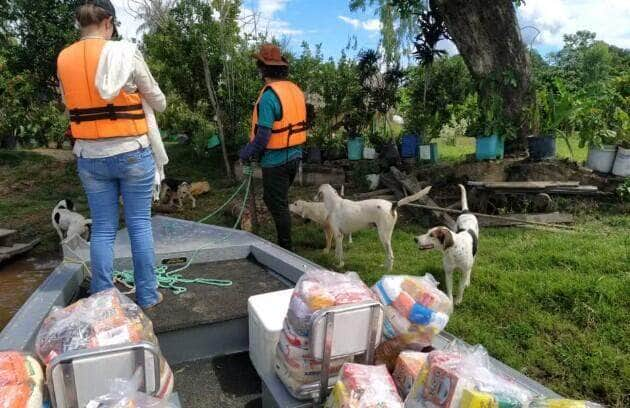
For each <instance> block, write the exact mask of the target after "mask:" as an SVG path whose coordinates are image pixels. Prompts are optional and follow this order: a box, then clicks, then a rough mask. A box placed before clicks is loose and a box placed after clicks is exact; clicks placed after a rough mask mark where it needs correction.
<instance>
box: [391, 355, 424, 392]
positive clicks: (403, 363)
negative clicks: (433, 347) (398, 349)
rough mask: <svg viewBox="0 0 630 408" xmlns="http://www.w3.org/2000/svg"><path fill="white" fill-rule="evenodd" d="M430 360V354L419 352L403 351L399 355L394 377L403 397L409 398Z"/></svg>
mask: <svg viewBox="0 0 630 408" xmlns="http://www.w3.org/2000/svg"><path fill="white" fill-rule="evenodd" d="M428 359H429V353H422V352H418V351H403V352H402V353H400V354H399V355H398V360H396V368H395V369H394V372H393V373H392V377H393V378H394V383H396V387H398V392H399V393H400V396H401V397H403V398H405V397H407V394H409V391H411V387H412V386H413V384H414V383H415V382H416V380H417V379H418V375H419V374H420V372H421V370H422V369H423V368H424V367H425V366H427V365H428ZM421 381H423V380H421Z"/></svg>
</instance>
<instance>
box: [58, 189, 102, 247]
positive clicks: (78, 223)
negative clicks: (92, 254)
mask: <svg viewBox="0 0 630 408" xmlns="http://www.w3.org/2000/svg"><path fill="white" fill-rule="evenodd" d="M51 218H52V225H53V228H55V230H56V231H57V234H59V239H61V240H62V241H64V240H67V239H69V238H72V237H73V236H75V235H79V236H81V237H82V238H83V239H85V240H86V241H89V240H90V233H91V229H92V220H91V219H89V218H88V219H86V218H85V217H84V216H82V215H81V214H79V213H77V212H74V203H73V202H72V200H70V199H66V200H61V201H59V202H58V203H57V205H56V206H55V208H53V211H52V216H51ZM64 232H65V238H64Z"/></svg>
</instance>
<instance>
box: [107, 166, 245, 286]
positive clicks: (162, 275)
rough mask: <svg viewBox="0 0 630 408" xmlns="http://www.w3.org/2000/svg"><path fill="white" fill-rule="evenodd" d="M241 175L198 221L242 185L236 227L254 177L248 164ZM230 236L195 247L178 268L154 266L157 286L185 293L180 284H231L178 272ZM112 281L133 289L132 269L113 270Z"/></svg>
mask: <svg viewBox="0 0 630 408" xmlns="http://www.w3.org/2000/svg"><path fill="white" fill-rule="evenodd" d="M243 175H245V176H247V178H246V179H245V180H243V182H242V183H241V185H240V186H238V188H237V189H236V191H235V192H234V194H232V196H230V198H228V200H227V201H226V202H225V203H224V204H223V205H222V206H221V207H219V208H218V209H217V210H215V211H213V212H212V213H210V214H209V215H207V216H205V217H204V218H202V219H201V220H199V221H198V222H200V223H203V222H204V221H207V220H208V219H210V218H212V217H214V216H215V215H216V214H218V213H219V212H220V211H221V210H223V209H224V208H225V207H226V206H227V205H228V204H229V203H230V202H232V201H233V200H234V199H235V198H236V197H237V195H238V193H239V192H240V191H241V190H242V189H243V187H245V196H244V198H243V204H242V205H241V210H240V212H239V214H238V217H237V218H236V222H235V223H234V226H233V227H232V228H233V229H236V227H237V226H238V225H239V223H240V222H241V218H242V217H243V213H244V212H245V207H246V206H247V200H248V198H249V194H250V190H251V185H252V179H253V178H254V177H253V176H254V172H253V169H252V168H251V167H250V166H245V167H244V168H243ZM231 236H232V233H229V234H226V235H225V236H224V237H222V238H221V239H220V240H218V241H213V242H210V243H208V244H205V245H202V246H201V247H199V248H197V249H196V250H195V252H193V255H192V256H191V257H190V259H189V260H188V262H186V265H184V266H182V267H180V268H177V269H175V270H173V271H170V272H169V271H168V270H167V267H166V266H165V265H160V266H156V267H155V274H156V277H157V282H158V287H159V288H162V289H170V290H172V291H173V294H175V295H181V294H182V293H185V292H187V291H188V289H187V288H186V287H184V286H181V285H187V284H199V285H212V286H218V287H228V286H232V283H233V282H232V281H231V280H223V279H209V278H197V279H186V278H184V276H183V275H182V274H180V273H179V272H182V271H184V270H186V269H188V268H189V267H190V265H191V264H192V262H193V260H194V259H195V257H196V256H197V254H198V253H199V252H200V251H201V250H203V249H206V248H208V247H209V246H211V245H215V244H217V243H220V242H223V241H225V240H227V239H229V238H230V237H231ZM114 281H118V282H120V283H122V284H123V285H125V286H127V287H128V288H130V289H132V290H135V286H134V276H133V270H128V269H127V270H122V271H114Z"/></svg>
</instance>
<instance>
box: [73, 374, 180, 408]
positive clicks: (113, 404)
mask: <svg viewBox="0 0 630 408" xmlns="http://www.w3.org/2000/svg"><path fill="white" fill-rule="evenodd" d="M137 374H138V373H136V375H135V376H134V378H131V379H122V378H117V379H115V380H113V381H112V383H111V385H110V388H109V393H108V394H107V395H103V396H101V397H98V398H96V399H93V400H92V401H90V402H89V403H88V404H87V405H86V406H85V408H175V405H173V404H171V403H169V402H167V401H165V400H161V399H157V398H153V397H151V396H149V395H147V394H144V393H142V392H140V391H138V389H139V388H140V383H141V380H140V376H139V375H137Z"/></svg>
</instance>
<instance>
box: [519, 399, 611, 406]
mask: <svg viewBox="0 0 630 408" xmlns="http://www.w3.org/2000/svg"><path fill="white" fill-rule="evenodd" d="M530 407H531V408H604V406H603V405H600V404H598V403H596V402H590V401H580V400H571V399H564V398H538V399H535V400H534V401H532V403H531V404H530Z"/></svg>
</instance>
